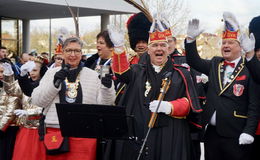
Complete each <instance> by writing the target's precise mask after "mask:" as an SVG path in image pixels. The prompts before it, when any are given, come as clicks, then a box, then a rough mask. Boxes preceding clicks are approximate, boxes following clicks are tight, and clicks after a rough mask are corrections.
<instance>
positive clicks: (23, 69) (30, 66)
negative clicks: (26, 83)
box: [20, 61, 35, 77]
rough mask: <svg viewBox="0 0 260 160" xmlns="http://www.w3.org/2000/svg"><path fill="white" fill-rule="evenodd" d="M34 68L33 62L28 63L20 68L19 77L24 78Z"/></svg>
mask: <svg viewBox="0 0 260 160" xmlns="http://www.w3.org/2000/svg"><path fill="white" fill-rule="evenodd" d="M34 67H35V63H34V61H28V62H26V63H25V64H23V65H22V66H21V73H20V76H22V77H23V76H25V75H26V74H27V73H28V72H31V71H32V70H33V68H34Z"/></svg>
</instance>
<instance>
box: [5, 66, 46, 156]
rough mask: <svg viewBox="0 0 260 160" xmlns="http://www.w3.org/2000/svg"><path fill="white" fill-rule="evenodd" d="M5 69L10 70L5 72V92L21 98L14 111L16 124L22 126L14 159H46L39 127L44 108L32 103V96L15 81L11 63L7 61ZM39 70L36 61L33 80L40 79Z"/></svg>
mask: <svg viewBox="0 0 260 160" xmlns="http://www.w3.org/2000/svg"><path fill="white" fill-rule="evenodd" d="M4 70H7V71H10V72H7V73H4V79H5V83H7V84H8V86H9V87H8V88H5V92H6V93H7V94H8V95H9V96H10V97H16V98H18V100H19V107H18V108H19V109H16V110H14V112H13V113H14V114H15V115H16V116H17V117H16V119H17V121H16V124H17V125H19V126H20V129H19V131H18V132H17V135H16V140H15V146H14V152H13V158H12V159H13V160H19V159H21V157H23V159H28V160H39V159H40V160H41V159H44V157H45V152H44V151H45V148H44V145H43V143H41V142H40V140H39V135H38V129H37V127H38V126H39V119H40V114H41V113H42V108H40V107H38V106H35V105H32V104H31V103H30V101H31V100H30V97H28V96H26V95H24V94H23V92H22V90H21V88H20V86H19V85H18V83H17V81H14V76H13V72H12V71H11V65H8V64H7V63H6V64H5V65H4ZM39 70H40V69H39V68H38V66H37V63H36V64H35V67H34V68H33V69H32V71H31V72H30V75H31V77H32V80H37V79H36V77H38V79H39V77H40V76H39V74H40V72H39ZM37 71H38V72H37ZM37 74H38V75H37Z"/></svg>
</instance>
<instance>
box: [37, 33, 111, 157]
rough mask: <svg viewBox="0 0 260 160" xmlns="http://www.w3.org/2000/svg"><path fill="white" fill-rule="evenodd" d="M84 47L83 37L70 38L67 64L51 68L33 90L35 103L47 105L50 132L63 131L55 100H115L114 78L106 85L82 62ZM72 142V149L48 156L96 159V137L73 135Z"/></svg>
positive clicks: (65, 49)
mask: <svg viewBox="0 0 260 160" xmlns="http://www.w3.org/2000/svg"><path fill="white" fill-rule="evenodd" d="M82 46H83V43H82V42H81V40H80V39H79V38H76V37H70V38H68V39H66V40H65V41H64V43H63V46H62V50H63V57H64V62H65V64H64V65H63V66H62V67H56V68H53V69H49V70H48V71H47V72H46V74H45V75H44V77H43V78H42V80H41V82H40V85H39V86H38V87H37V88H35V89H34V91H33V93H32V103H34V104H36V105H38V106H40V107H43V108H44V115H46V119H45V125H46V129H47V130H46V135H50V134H60V129H59V121H58V116H57V112H56V107H55V103H70V104H73V103H84V104H107V105H112V104H113V103H114V100H115V91H114V88H113V84H112V81H111V83H110V85H106V86H103V84H102V80H101V81H100V79H99V78H98V74H97V73H96V72H95V71H93V70H91V69H89V68H86V67H82V65H81V64H80V61H81V57H82V50H81V49H82ZM68 65H69V66H68ZM45 137H46V136H45ZM69 145H70V147H69V148H70V151H69V152H67V153H64V154H57V155H47V159H49V160H55V159H67V160H72V159H77V160H95V159H96V145H97V143H96V139H91V138H71V137H69ZM75 148H77V149H75Z"/></svg>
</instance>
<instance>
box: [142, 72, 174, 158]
mask: <svg viewBox="0 0 260 160" xmlns="http://www.w3.org/2000/svg"><path fill="white" fill-rule="evenodd" d="M171 75H172V72H167V73H165V76H164V77H165V78H164V79H163V81H162V88H161V89H160V95H159V97H158V100H159V103H158V105H157V107H156V110H155V112H153V113H152V116H151V118H150V121H149V124H148V131H147V133H146V135H145V138H144V141H143V144H142V147H141V149H140V151H139V154H138V157H137V160H139V159H140V157H141V155H142V153H143V150H144V146H145V143H146V141H147V139H148V136H149V134H150V131H151V129H152V128H153V127H154V123H155V121H156V118H157V116H158V113H157V112H158V109H159V107H160V105H161V102H162V100H163V98H164V96H165V93H166V92H167V90H168V89H169V87H170V84H171Z"/></svg>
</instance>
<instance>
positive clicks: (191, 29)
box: [187, 19, 204, 43]
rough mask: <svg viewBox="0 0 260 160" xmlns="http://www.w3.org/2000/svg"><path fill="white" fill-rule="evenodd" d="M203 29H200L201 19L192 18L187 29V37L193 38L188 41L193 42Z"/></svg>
mask: <svg viewBox="0 0 260 160" xmlns="http://www.w3.org/2000/svg"><path fill="white" fill-rule="evenodd" d="M203 31H204V30H203V29H200V21H199V20H198V19H192V20H190V21H189V24H188V29H187V37H189V38H191V39H193V40H192V41H187V43H191V42H193V41H194V40H195V39H196V37H198V36H199V35H200V34H201V33H202V32H203Z"/></svg>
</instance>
